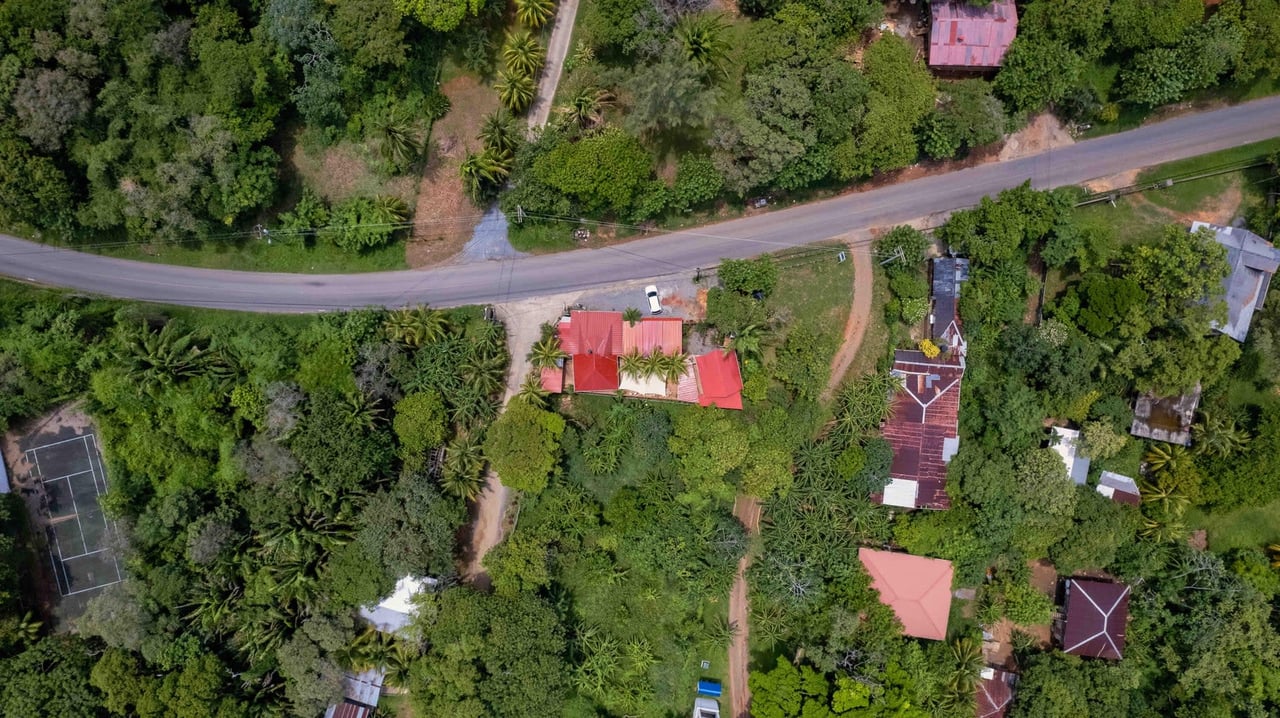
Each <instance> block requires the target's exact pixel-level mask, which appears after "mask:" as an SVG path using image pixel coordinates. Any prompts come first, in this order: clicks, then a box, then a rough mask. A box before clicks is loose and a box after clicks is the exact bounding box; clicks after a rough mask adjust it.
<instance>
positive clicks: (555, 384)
mask: <svg viewBox="0 0 1280 718" xmlns="http://www.w3.org/2000/svg"><path fill="white" fill-rule="evenodd" d="M538 379H539V381H540V382H541V383H542V390H543V391H548V392H551V393H552V394H559V393H560V392H562V391H564V369H562V368H561V367H558V366H553V367H548V368H546V369H543V370H542V371H541V372H540V373H539V376H538Z"/></svg>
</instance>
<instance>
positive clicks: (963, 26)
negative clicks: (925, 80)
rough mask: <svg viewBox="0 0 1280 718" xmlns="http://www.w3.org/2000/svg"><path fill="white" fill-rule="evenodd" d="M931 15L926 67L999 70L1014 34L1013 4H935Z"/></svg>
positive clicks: (1010, 0)
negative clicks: (931, 24)
mask: <svg viewBox="0 0 1280 718" xmlns="http://www.w3.org/2000/svg"><path fill="white" fill-rule="evenodd" d="M932 14H933V26H932V27H931V28H930V30H929V65H931V66H933V67H955V68H973V69H984V68H993V67H1000V65H1001V63H1003V62H1004V54H1005V53H1006V52H1008V50H1009V45H1011V44H1013V39H1014V38H1015V37H1016V36H1017V34H1018V10H1017V8H1016V7H1015V6H1014V3H1013V0H995V2H993V3H991V4H990V5H987V6H986V7H978V6H975V5H970V4H969V3H967V2H963V1H962V0H957V1H955V2H952V1H950V0H943V1H941V2H937V1H935V2H934V3H933V4H932Z"/></svg>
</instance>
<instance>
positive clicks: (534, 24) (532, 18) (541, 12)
mask: <svg viewBox="0 0 1280 718" xmlns="http://www.w3.org/2000/svg"><path fill="white" fill-rule="evenodd" d="M555 11H556V4H555V2H553V0H516V19H517V20H519V21H520V22H521V23H522V24H524V25H525V26H527V27H531V28H533V29H534V30H537V29H538V28H540V27H542V26H543V25H545V24H546V22H547V20H550V19H551V16H552V15H553V14H554V13H555Z"/></svg>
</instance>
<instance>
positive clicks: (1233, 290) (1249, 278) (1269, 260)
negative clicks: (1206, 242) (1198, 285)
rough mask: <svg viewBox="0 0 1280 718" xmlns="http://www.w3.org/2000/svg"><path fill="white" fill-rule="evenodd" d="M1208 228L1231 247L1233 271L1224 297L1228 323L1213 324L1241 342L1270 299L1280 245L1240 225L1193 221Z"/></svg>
mask: <svg viewBox="0 0 1280 718" xmlns="http://www.w3.org/2000/svg"><path fill="white" fill-rule="evenodd" d="M1201 229H1208V230H1209V231H1211V232H1213V235H1214V239H1216V240H1217V241H1218V244H1221V245H1222V246H1224V247H1226V248H1227V264H1229V265H1230V266H1231V273H1230V274H1228V275H1227V277H1226V278H1225V279H1223V280H1222V292H1223V298H1224V299H1225V300H1226V304H1227V321H1226V323H1225V324H1223V323H1219V322H1216V321H1215V322H1214V323H1213V328H1214V329H1215V330H1217V331H1219V332H1221V333H1223V334H1226V335H1227V336H1229V337H1231V338H1232V339H1235V340H1236V341H1238V342H1242V341H1244V340H1245V337H1247V336H1248V335H1249V324H1250V323H1251V322H1252V321H1253V313H1254V312H1255V311H1258V310H1261V309H1262V305H1263V303H1264V302H1266V301H1267V289H1268V288H1269V287H1270V286H1271V276H1272V275H1273V274H1275V273H1276V269H1277V268H1278V267H1280V249H1276V248H1275V247H1272V246H1271V244H1270V243H1269V242H1267V241H1266V240H1265V239H1263V238H1262V237H1259V236H1258V235H1256V234H1254V233H1253V232H1250V231H1249V230H1247V229H1242V228H1240V227H1223V226H1222V225H1218V224H1209V223H1207V222H1193V223H1192V224H1191V231H1192V232H1197V231H1199V230H1201Z"/></svg>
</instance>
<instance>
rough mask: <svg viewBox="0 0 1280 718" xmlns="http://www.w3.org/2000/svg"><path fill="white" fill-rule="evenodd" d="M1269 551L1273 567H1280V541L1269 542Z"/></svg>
mask: <svg viewBox="0 0 1280 718" xmlns="http://www.w3.org/2000/svg"><path fill="white" fill-rule="evenodd" d="M1267 553H1269V554H1271V568H1280V543H1273V544H1267Z"/></svg>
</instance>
